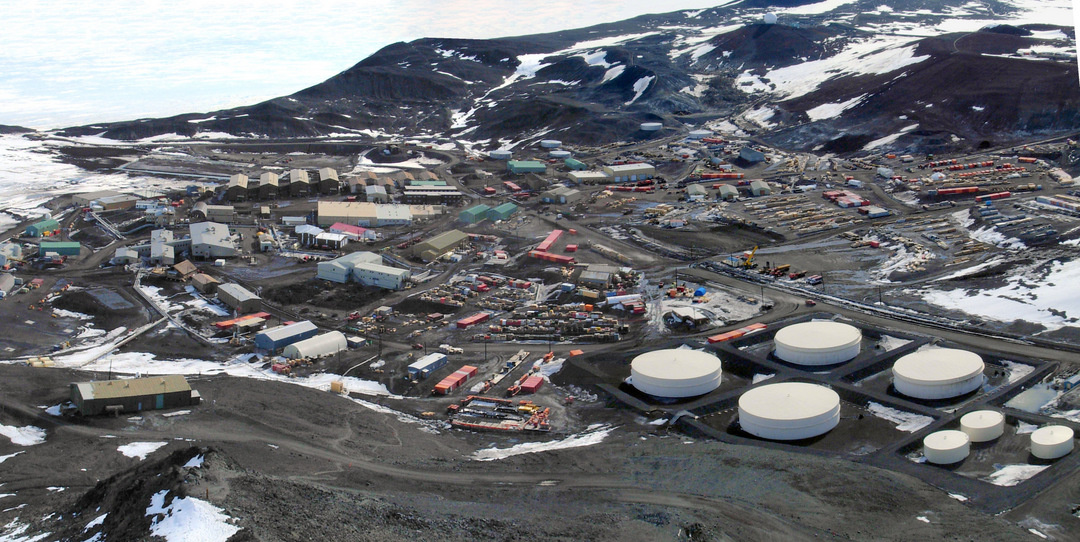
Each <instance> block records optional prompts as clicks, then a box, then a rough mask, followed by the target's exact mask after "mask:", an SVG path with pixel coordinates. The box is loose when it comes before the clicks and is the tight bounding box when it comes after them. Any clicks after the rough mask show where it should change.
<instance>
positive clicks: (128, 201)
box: [90, 194, 139, 211]
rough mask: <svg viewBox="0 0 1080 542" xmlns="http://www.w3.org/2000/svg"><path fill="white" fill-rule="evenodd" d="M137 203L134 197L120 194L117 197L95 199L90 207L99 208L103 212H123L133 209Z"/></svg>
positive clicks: (137, 199)
mask: <svg viewBox="0 0 1080 542" xmlns="http://www.w3.org/2000/svg"><path fill="white" fill-rule="evenodd" d="M138 201H139V198H137V197H135V196H129V195H127V194H120V195H119V196H105V197H104V198H99V199H96V200H94V201H92V202H90V206H91V207H93V206H95V205H96V206H99V207H101V209H102V210H104V211H123V210H125V209H133V208H134V207H135V204H136V203H137V202H138Z"/></svg>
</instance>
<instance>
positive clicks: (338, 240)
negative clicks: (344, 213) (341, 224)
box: [315, 231, 349, 250]
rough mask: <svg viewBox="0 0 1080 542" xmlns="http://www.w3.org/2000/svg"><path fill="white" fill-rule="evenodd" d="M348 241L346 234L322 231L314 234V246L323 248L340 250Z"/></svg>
mask: <svg viewBox="0 0 1080 542" xmlns="http://www.w3.org/2000/svg"><path fill="white" fill-rule="evenodd" d="M348 243H349V238H348V236H346V235H344V234H341V233H330V232H325V231H324V232H322V233H320V234H318V235H316V236H315V246H317V247H319V248H321V249H325V250H341V249H342V248H344V247H345V245H347V244H348Z"/></svg>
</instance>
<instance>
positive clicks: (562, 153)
mask: <svg viewBox="0 0 1080 542" xmlns="http://www.w3.org/2000/svg"><path fill="white" fill-rule="evenodd" d="M548 154H550V155H551V157H552V158H570V156H571V154H570V151H551V152H550V153H548Z"/></svg>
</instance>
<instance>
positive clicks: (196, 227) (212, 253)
mask: <svg viewBox="0 0 1080 542" xmlns="http://www.w3.org/2000/svg"><path fill="white" fill-rule="evenodd" d="M239 253H240V251H239V250H238V249H237V248H236V243H235V242H233V238H232V234H231V233H229V227H228V226H226V225H225V224H218V223H216V222H199V223H197V224H192V225H191V255H192V256H194V257H196V258H207V259H212V258H231V257H234V256H237V255H238V254H239Z"/></svg>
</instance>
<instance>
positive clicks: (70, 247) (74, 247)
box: [38, 241, 82, 256]
mask: <svg viewBox="0 0 1080 542" xmlns="http://www.w3.org/2000/svg"><path fill="white" fill-rule="evenodd" d="M80 250H82V245H80V244H79V243H76V242H75V241H42V242H41V244H40V245H38V254H41V255H42V256H44V255H45V254H48V253H50V252H55V253H57V254H59V255H61V256H78V255H79V251H80Z"/></svg>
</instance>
